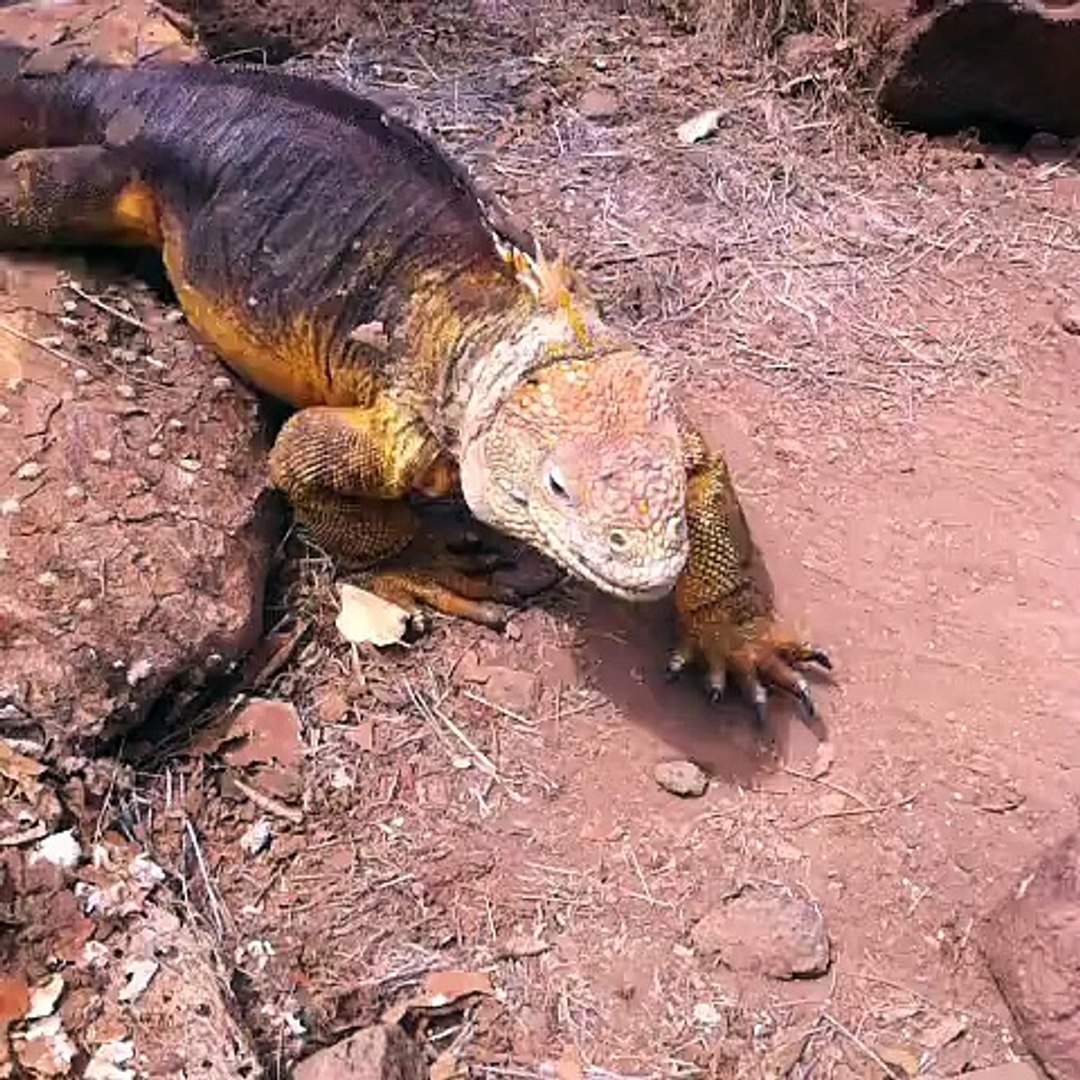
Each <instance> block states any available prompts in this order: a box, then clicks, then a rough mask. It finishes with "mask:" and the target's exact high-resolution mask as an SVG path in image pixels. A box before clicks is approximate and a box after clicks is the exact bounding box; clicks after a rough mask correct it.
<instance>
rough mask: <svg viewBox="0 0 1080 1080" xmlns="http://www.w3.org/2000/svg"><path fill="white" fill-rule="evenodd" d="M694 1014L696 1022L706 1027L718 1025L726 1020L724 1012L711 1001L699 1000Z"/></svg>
mask: <svg viewBox="0 0 1080 1080" xmlns="http://www.w3.org/2000/svg"><path fill="white" fill-rule="evenodd" d="M693 1015H694V1023H696V1024H702V1025H703V1026H705V1027H716V1026H717V1025H718V1024H722V1023H723V1022H724V1014H723V1013H722V1012H721V1011H720V1010H719V1009H718V1008H717V1007H716V1006H715V1005H714V1004H713V1003H712V1002H711V1001H699V1002H698V1003H697V1004H696V1005H695V1006H694V1013H693Z"/></svg>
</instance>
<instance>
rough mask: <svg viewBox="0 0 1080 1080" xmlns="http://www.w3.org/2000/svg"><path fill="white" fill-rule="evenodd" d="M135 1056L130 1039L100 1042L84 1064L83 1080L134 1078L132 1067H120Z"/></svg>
mask: <svg viewBox="0 0 1080 1080" xmlns="http://www.w3.org/2000/svg"><path fill="white" fill-rule="evenodd" d="M134 1056H135V1044H134V1043H133V1042H132V1041H131V1040H130V1039H124V1040H119V1039H118V1040H116V1041H114V1042H107V1043H102V1044H101V1045H100V1046H99V1047H98V1048H97V1049H96V1050H95V1051H94V1056H93V1057H92V1058H91V1059H90V1062H89V1064H88V1065H87V1066H86V1072H85V1073H84V1074H83V1076H84V1077H85V1080H135V1076H136V1073H135V1071H134V1070H133V1069H122V1068H120V1066H121V1065H123V1064H124V1063H125V1062H128V1061H130V1060H131V1059H132V1058H133V1057H134Z"/></svg>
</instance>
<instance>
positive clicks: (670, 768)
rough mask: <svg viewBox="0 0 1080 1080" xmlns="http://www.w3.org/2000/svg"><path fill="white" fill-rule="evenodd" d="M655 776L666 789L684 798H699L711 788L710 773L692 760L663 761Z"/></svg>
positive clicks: (655, 771) (658, 766)
mask: <svg viewBox="0 0 1080 1080" xmlns="http://www.w3.org/2000/svg"><path fill="white" fill-rule="evenodd" d="M653 777H654V778H655V780H656V782H657V783H658V784H659V785H660V786H661V787H662V788H663V789H664V790H665V791H670V792H671V794H672V795H679V796H681V797H683V798H697V797H698V796H699V795H704V794H705V792H706V791H707V790H708V788H709V777H708V775H707V774H706V773H705V771H704V770H703V769H702V768H701V767H700V766H698V765H695V764H694V763H693V762H692V761H661V762H660V763H659V764H658V765H657V766H656V768H655V769H653Z"/></svg>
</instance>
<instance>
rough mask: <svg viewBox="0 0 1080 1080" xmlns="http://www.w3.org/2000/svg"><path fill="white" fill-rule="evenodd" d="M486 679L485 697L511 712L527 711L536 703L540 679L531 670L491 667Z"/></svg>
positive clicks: (487, 671)
mask: <svg viewBox="0 0 1080 1080" xmlns="http://www.w3.org/2000/svg"><path fill="white" fill-rule="evenodd" d="M485 670H486V674H487V678H486V679H485V680H484V697H486V698H487V699H488V700H489V701H493V702H495V704H497V705H501V706H502V707H503V708H504V709H509V710H510V711H511V712H516V713H527V712H529V710H531V709H532V708H533V706H534V705H535V704H536V697H537V694H538V692H539V689H540V680H539V679H538V678H537V676H536V675H535V674H534V673H533V672H531V671H518V670H516V669H515V668H504V667H489V668H487V669H485Z"/></svg>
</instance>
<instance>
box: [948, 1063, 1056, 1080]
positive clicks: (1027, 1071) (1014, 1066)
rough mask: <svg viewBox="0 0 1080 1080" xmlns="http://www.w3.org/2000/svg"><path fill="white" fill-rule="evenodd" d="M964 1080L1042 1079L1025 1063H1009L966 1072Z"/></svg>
mask: <svg viewBox="0 0 1080 1080" xmlns="http://www.w3.org/2000/svg"><path fill="white" fill-rule="evenodd" d="M964 1080H1042V1077H1041V1076H1040V1075H1039V1074H1038V1073H1037V1072H1036V1071H1035V1070H1034V1069H1033V1068H1032V1067H1031V1066H1030V1065H1028V1064H1027V1063H1026V1062H1024V1061H1008V1062H1006V1063H1005V1064H1004V1065H991V1066H990V1068H989V1069H975V1070H974V1071H973V1072H966V1073H964Z"/></svg>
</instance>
